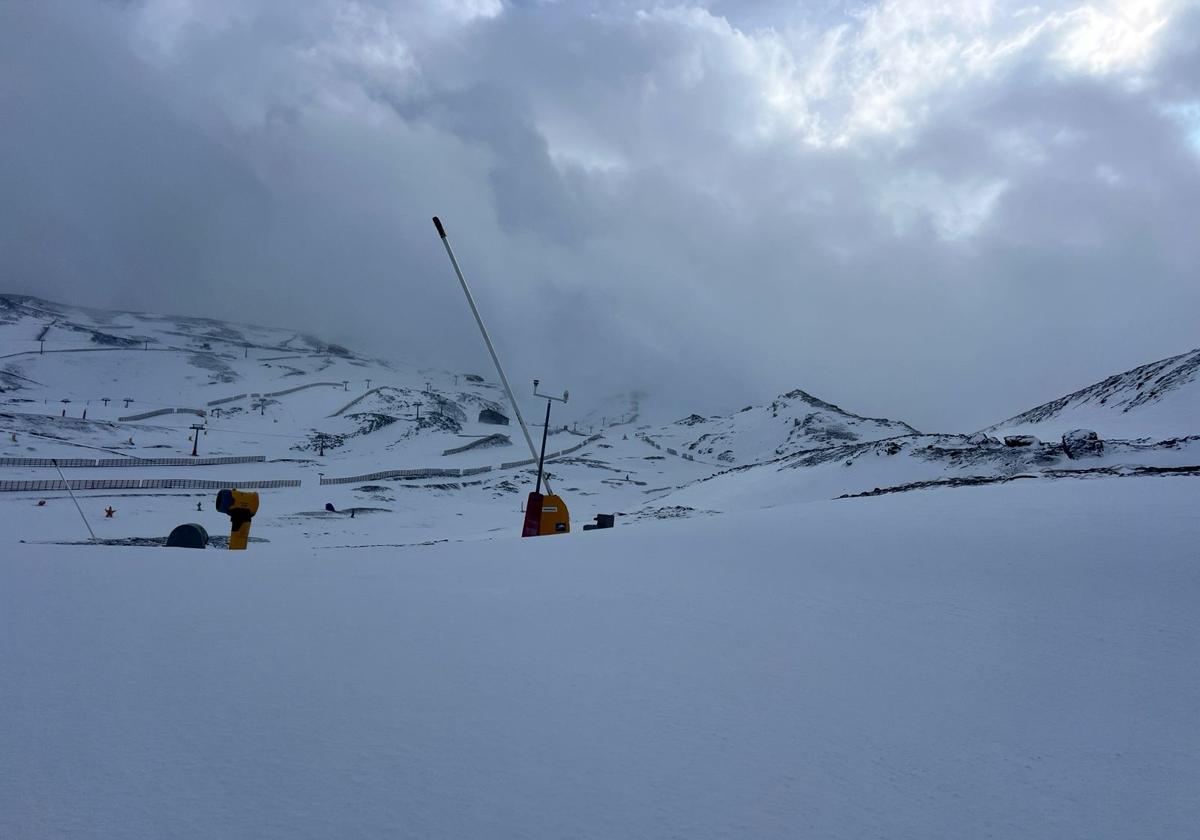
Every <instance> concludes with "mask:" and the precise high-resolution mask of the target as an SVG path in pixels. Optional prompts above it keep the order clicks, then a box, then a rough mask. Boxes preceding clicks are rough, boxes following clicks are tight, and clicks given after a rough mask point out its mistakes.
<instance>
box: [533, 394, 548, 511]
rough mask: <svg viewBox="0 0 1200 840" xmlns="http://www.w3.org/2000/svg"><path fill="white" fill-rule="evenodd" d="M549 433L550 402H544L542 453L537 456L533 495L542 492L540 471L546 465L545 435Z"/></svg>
mask: <svg viewBox="0 0 1200 840" xmlns="http://www.w3.org/2000/svg"><path fill="white" fill-rule="evenodd" d="M549 432H550V400H546V425H544V426H542V452H541V454H540V455H538V477H537V486H536V487H535V488H534V492H535V493H541V492H542V469H543V467H544V466H545V464H546V435H547V434H548V433H549Z"/></svg>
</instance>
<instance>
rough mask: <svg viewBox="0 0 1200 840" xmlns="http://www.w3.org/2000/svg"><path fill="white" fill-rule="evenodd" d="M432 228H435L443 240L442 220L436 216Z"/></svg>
mask: <svg viewBox="0 0 1200 840" xmlns="http://www.w3.org/2000/svg"><path fill="white" fill-rule="evenodd" d="M433 226H434V227H435V228H437V232H438V236H440V237H442V239H445V238H446V229H445V228H444V227H442V220H441V219H439V218H438V217H437V216H434V217H433Z"/></svg>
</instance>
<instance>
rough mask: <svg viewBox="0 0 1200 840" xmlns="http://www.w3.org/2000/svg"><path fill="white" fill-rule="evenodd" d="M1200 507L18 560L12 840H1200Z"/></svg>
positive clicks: (964, 510) (920, 508)
mask: <svg viewBox="0 0 1200 840" xmlns="http://www.w3.org/2000/svg"><path fill="white" fill-rule="evenodd" d="M1198 504H1200V481H1196V480H1194V479H1190V478H1168V479H1141V478H1135V479H1106V480H1101V481H1073V482H1043V483H1026V484H1021V485H1017V484H1014V485H1005V486H1001V487H985V488H968V489H956V490H935V491H930V492H925V493H919V494H901V495H893V496H885V497H880V498H874V499H855V500H846V501H826V502H818V503H812V504H804V505H793V506H788V507H781V508H778V509H775V510H767V511H752V512H746V513H740V514H731V515H727V516H720V517H712V518H708V519H694V520H689V521H686V522H677V523H655V524H646V525H642V526H640V527H636V528H618V529H615V530H613V531H606V532H596V533H590V534H586V535H574V534H573V535H571V536H570V537H568V538H554V539H545V540H520V539H517V538H506V539H497V540H491V541H486V542H478V541H476V542H463V543H456V544H450V545H437V546H426V547H414V548H379V549H360V550H335V549H325V550H315V549H313V548H312V547H311V546H310V543H309V542H308V541H306V540H302V539H300V538H298V537H296V538H294V539H293V540H291V541H287V540H284V539H283V538H282V537H281V538H279V539H276V540H274V541H273V542H272V543H270V544H267V545H263V546H258V547H256V549H255V550H254V551H253V553H248V554H247V555H243V556H230V554H229V553H225V552H211V551H210V552H206V553H204V554H197V553H195V552H190V551H187V550H167V549H148V548H147V549H129V548H125V549H116V548H104V547H99V548H96V547H83V546H74V547H72V546H21V547H20V548H19V549H18V550H17V551H6V552H5V553H4V554H3V559H0V673H2V674H4V679H3V680H0V708H2V709H3V714H2V715H0V836H2V837H5V838H14V839H15V840H24V839H25V838H45V837H72V838H79V840H86V838H111V837H122V838H131V840H137V838H160V837H174V838H212V837H221V838H265V839H269V838H288V840H296V838H328V837H422V838H440V837H445V838H460V837H495V838H508V837H513V838H515V837H525V838H559V837H576V838H612V837H688V838H694V839H695V840H700V839H701V838H717V837H755V838H772V837H778V838H793V837H814V838H815V837H820V838H847V840H850V839H851V838H853V839H854V840H857V839H858V838H864V837H887V838H894V839H897V840H899V839H902V838H913V840H932V838H954V839H955V840H957V839H958V838H964V837H1003V838H1022V840H1039V838H1047V840H1050V839H1051V838H1053V840H1060V839H1061V838H1090V839H1091V840H1105V838H1113V839H1114V840H1117V839H1118V838H1119V839H1120V840H1125V838H1131V837H1153V838H1158V840H1183V838H1190V837H1193V836H1195V826H1196V825H1197V824H1200V798H1197V797H1196V795H1195V792H1196V790H1198V789H1200V762H1198V761H1197V758H1196V757H1197V755H1200V734H1198V731H1200V730H1198V729H1197V723H1196V709H1197V708H1198V707H1200V665H1198V664H1197V663H1200V619H1198V617H1197V615H1198V614H1197V612H1196V609H1195V605H1196V603H1197V599H1198V598H1200V565H1198V564H1197V563H1196V548H1195V546H1196V545H1197V544H1200V519H1198V518H1197V517H1196V516H1195V511H1196V509H1197V506H1198Z"/></svg>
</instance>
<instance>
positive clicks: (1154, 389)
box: [984, 349, 1200, 440]
mask: <svg viewBox="0 0 1200 840" xmlns="http://www.w3.org/2000/svg"><path fill="white" fill-rule="evenodd" d="M1198 372H1200V349H1196V350H1192V351H1191V352H1188V353H1182V354H1180V355H1178V356H1172V357H1170V358H1169V359H1161V360H1160V361H1157V362H1151V363H1150V364H1147V365H1142V366H1141V367H1136V368H1134V369H1132V370H1127V371H1125V372H1124V373H1118V374H1116V375H1115V376H1110V377H1108V378H1107V379H1104V380H1102V381H1100V382H1097V383H1095V384H1094V385H1089V386H1088V387H1086V388H1082V389H1080V390H1078V391H1075V392H1074V393H1072V394H1067V395H1066V396H1065V397H1060V398H1059V399H1056V400H1052V401H1051V402H1048V403H1045V404H1043V405H1039V406H1038V407H1036V408H1031V409H1030V410H1029V411H1026V412H1023V413H1021V414H1018V415H1016V416H1015V417H1010V418H1009V419H1007V420H1004V421H1003V422H1000V423H997V424H995V425H993V426H989V427H988V428H987V429H985V430H984V431H985V432H987V433H988V434H1005V435H1012V434H1029V435H1036V436H1038V437H1041V438H1043V439H1045V440H1053V439H1057V438H1059V437H1061V436H1062V435H1063V434H1064V433H1065V432H1068V431H1071V430H1072V429H1079V428H1086V429H1093V430H1095V431H1096V432H1098V433H1099V435H1100V437H1101V438H1152V439H1154V440H1163V439H1167V438H1172V437H1185V436H1188V435H1196V434H1200V377H1198V376H1197V373H1198Z"/></svg>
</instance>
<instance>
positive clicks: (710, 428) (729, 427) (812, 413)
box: [646, 389, 916, 465]
mask: <svg viewBox="0 0 1200 840" xmlns="http://www.w3.org/2000/svg"><path fill="white" fill-rule="evenodd" d="M911 434H916V429H914V428H913V427H912V426H910V425H908V424H907V423H902V422H900V421H898V420H883V419H877V418H872V417H860V416H858V415H857V414H851V413H850V412H848V411H844V410H842V409H841V408H839V407H838V406H836V405H833V404H832V403H827V402H825V401H824V400H820V399H817V398H816V397H814V396H813V395H812V394H809V393H806V392H804V391H801V390H799V389H796V390H794V391H789V392H788V393H786V394H781V395H780V396H778V397H776V398H775V399H774V400H772V401H771V403H770V404H768V405H761V406H755V405H748V406H746V407H745V408H743V409H742V410H741V411H739V412H737V413H736V414H733V415H731V416H728V417H721V416H717V417H703V416H701V415H699V414H693V415H690V416H688V417H685V418H683V419H681V420H678V421H676V422H675V423H673V424H671V425H668V426H664V427H662V428H658V429H654V430H652V431H648V432H646V436H647V437H649V438H650V439H651V440H654V441H655V442H656V443H659V444H661V445H662V446H665V447H670V448H672V449H675V450H677V451H679V452H686V453H688V454H690V455H693V456H694V457H696V458H700V459H702V460H705V461H708V462H711V463H718V464H728V465H736V464H756V463H761V462H763V461H770V460H773V459H775V458H778V457H780V456H782V455H790V454H792V453H795V452H799V451H802V450H806V449H817V448H822V447H827V446H836V445H839V444H843V443H851V442H859V441H872V440H880V439H881V438H890V437H895V436H897V435H911Z"/></svg>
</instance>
